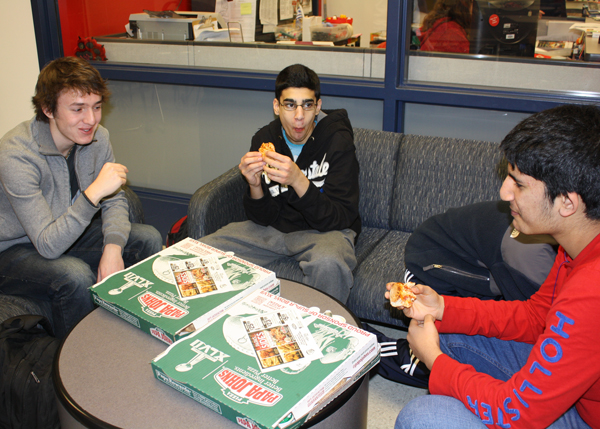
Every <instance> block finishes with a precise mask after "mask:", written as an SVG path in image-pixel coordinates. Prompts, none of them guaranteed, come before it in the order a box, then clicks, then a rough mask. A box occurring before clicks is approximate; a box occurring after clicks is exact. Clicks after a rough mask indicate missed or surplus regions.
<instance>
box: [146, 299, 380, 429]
mask: <svg viewBox="0 0 600 429" xmlns="http://www.w3.org/2000/svg"><path fill="white" fill-rule="evenodd" d="M377 362H379V345H378V344H377V340H376V337H375V336H374V335H373V334H371V333H368V332H366V331H363V330H362V329H359V328H357V327H355V326H352V325H349V324H346V323H344V322H341V321H339V320H337V318H336V316H332V317H329V316H326V315H324V314H321V313H319V312H318V311H315V310H314V309H309V308H306V307H304V306H302V305H299V304H296V303H294V302H292V301H289V300H287V299H285V298H282V297H279V296H276V295H273V294H270V293H268V292H266V291H263V290H257V291H255V292H253V293H252V294H250V295H249V296H248V297H246V298H244V299H243V300H242V301H240V302H238V303H237V304H235V305H234V306H232V307H231V308H229V309H228V310H227V311H226V312H225V313H224V314H223V315H221V317H220V318H219V319H217V320H215V321H213V322H212V323H210V324H209V325H205V326H204V327H203V328H201V329H200V330H198V331H196V332H194V333H193V334H191V335H189V336H187V337H184V338H182V339H181V340H179V341H177V342H176V343H174V344H172V345H171V346H169V347H168V348H167V349H166V350H165V351H164V352H163V353H161V354H160V355H159V356H157V357H156V358H155V359H154V360H153V361H152V362H151V365H152V369H153V371H154V376H155V377H156V379H158V380H159V381H161V382H163V383H165V384H166V385H168V386H170V387H172V388H174V389H175V390H177V391H179V392H181V393H183V394H184V395H186V396H188V397H190V398H192V399H194V400H196V401H197V402H199V403H200V404H202V405H204V406H206V407H208V408H209V409H211V410H213V411H215V412H217V413H219V414H221V415H222V416H223V417H225V418H227V419H229V420H231V421H233V422H235V423H237V424H239V425H240V426H244V427H247V428H263V429H272V428H285V429H294V428H297V427H299V426H300V425H302V424H303V423H304V422H305V421H306V420H308V419H310V418H311V417H312V416H314V415H315V414H316V413H317V412H318V411H319V410H321V409H322V408H323V407H324V406H325V405H327V404H328V403H329V402H331V401H332V400H333V399H334V398H335V397H337V396H338V395H339V394H340V393H342V392H343V391H344V390H346V389H347V388H349V387H350V386H351V385H352V384H354V383H355V382H357V381H358V380H360V378H362V377H363V375H365V374H366V373H367V372H368V371H369V370H370V369H371V368H372V367H373V366H375V365H376V364H377Z"/></svg>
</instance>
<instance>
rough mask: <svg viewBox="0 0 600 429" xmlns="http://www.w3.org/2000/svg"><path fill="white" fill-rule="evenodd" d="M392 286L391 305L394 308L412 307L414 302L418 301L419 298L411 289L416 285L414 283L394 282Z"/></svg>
mask: <svg viewBox="0 0 600 429" xmlns="http://www.w3.org/2000/svg"><path fill="white" fill-rule="evenodd" d="M391 285H392V288H391V289H390V304H392V306H393V307H404V308H410V307H412V305H413V302H414V301H415V300H416V299H417V296H416V295H415V293H414V292H413V291H412V289H411V287H412V286H414V285H415V284H414V283H413V282H408V283H401V282H394V283H391Z"/></svg>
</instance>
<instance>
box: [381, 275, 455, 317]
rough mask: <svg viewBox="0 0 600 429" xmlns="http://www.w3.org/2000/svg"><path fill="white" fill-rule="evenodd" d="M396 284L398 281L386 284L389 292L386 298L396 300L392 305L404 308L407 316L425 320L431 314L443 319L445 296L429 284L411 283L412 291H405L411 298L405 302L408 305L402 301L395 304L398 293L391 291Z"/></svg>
mask: <svg viewBox="0 0 600 429" xmlns="http://www.w3.org/2000/svg"><path fill="white" fill-rule="evenodd" d="M395 285H396V286H397V285H398V282H391V283H388V284H387V285H386V289H387V292H386V293H385V298H386V299H391V298H393V301H394V302H393V303H392V305H393V306H395V307H397V308H399V309H400V310H402V311H403V312H404V314H405V315H406V316H407V317H410V318H411V319H416V320H418V321H423V320H424V319H425V316H426V315H427V314H431V315H432V316H433V317H434V318H435V319H437V320H442V316H443V315H444V297H443V296H441V295H439V294H438V293H437V292H436V291H434V290H433V289H431V288H430V287H429V286H425V285H416V284H414V283H409V286H408V287H409V289H410V291H406V290H405V291H404V294H407V292H409V293H408V294H407V296H408V297H409V299H408V301H406V302H405V303H404V304H408V306H407V305H403V303H402V302H400V303H399V304H396V305H395V303H396V302H397V300H398V295H395V294H393V293H392V292H391V291H392V289H394V286H395ZM404 288H406V286H404ZM411 293H412V294H414V299H413V298H412V297H411V296H410V294H411Z"/></svg>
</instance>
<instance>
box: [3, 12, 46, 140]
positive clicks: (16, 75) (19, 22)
mask: <svg viewBox="0 0 600 429" xmlns="http://www.w3.org/2000/svg"><path fill="white" fill-rule="evenodd" d="M0 10H1V11H2V13H0V53H1V55H2V60H1V61H2V67H0V136H3V135H4V134H5V133H6V132H7V131H9V130H10V129H12V128H13V127H14V126H15V125H17V124H18V123H20V122H23V121H24V120H26V119H29V118H31V117H32V116H33V107H32V106H31V96H32V95H33V91H34V88H35V82H36V81H37V76H38V73H39V71H40V69H39V65H38V56H37V49H36V45H35V32H34V29H33V17H32V15H31V2H30V1H29V0H18V1H14V0H0Z"/></svg>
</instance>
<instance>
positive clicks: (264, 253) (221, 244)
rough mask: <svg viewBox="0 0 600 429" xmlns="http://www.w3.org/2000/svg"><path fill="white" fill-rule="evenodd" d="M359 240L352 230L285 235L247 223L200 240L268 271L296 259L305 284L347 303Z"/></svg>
mask: <svg viewBox="0 0 600 429" xmlns="http://www.w3.org/2000/svg"><path fill="white" fill-rule="evenodd" d="M355 237H356V233H355V232H354V231H352V230H351V229H345V230H343V231H329V232H319V231H316V230H309V231H298V232H291V233H283V232H280V231H278V230H277V229H275V228H273V227H270V226H267V227H265V226H260V225H257V224H256V223H254V222H252V221H245V222H234V223H230V224H229V225H227V226H225V227H223V228H221V229H219V230H218V231H216V232H215V233H213V234H210V235H207V236H206V237H202V238H200V239H199V241H201V242H203V243H205V244H208V245H209V246H213V247H216V248H217V249H220V250H223V251H226V252H234V254H235V255H236V256H237V257H239V258H242V259H245V260H247V261H250V262H253V263H255V264H257V265H260V266H262V267H265V268H269V265H270V264H272V263H274V262H276V261H278V260H280V259H282V258H287V257H290V258H293V259H295V260H296V261H297V262H298V263H299V264H300V269H301V270H302V273H303V275H304V277H303V279H302V282H303V283H304V284H307V285H309V286H314V287H315V288H317V289H319V290H321V291H323V292H325V293H327V294H329V295H331V296H333V297H334V298H336V299H338V300H339V301H341V302H342V303H345V302H346V300H347V299H348V296H349V295H350V289H351V288H352V285H353V283H354V278H353V276H352V270H353V269H354V267H356V255H355V253H354V238H355Z"/></svg>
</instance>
